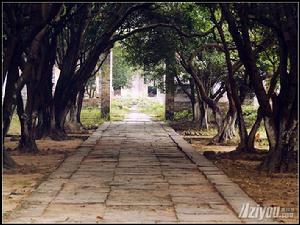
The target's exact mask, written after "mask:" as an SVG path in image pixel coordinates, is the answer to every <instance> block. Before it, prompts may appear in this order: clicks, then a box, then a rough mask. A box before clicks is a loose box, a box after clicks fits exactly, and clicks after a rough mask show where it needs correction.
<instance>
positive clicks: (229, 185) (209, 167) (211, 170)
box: [161, 123, 279, 224]
mask: <svg viewBox="0 0 300 225" xmlns="http://www.w3.org/2000/svg"><path fill="white" fill-rule="evenodd" d="M161 126H162V128H163V129H164V130H165V131H166V132H167V133H168V135H169V136H170V138H171V139H172V140H173V142H174V143H175V144H176V145H177V146H178V148H179V149H180V150H181V151H182V152H183V153H184V154H185V155H186V156H187V157H188V158H189V159H190V160H191V161H192V162H193V163H195V164H196V165H197V168H198V170H199V171H200V172H201V173H202V174H203V175H204V176H205V177H206V179H207V180H208V181H209V182H210V183H211V184H212V186H213V187H214V188H215V189H216V191H217V192H218V194H219V195H220V196H221V197H222V198H223V199H224V201H225V202H226V203H227V204H228V205H229V207H230V208H231V210H232V211H233V212H234V213H235V214H236V216H237V217H238V219H240V220H241V222H243V223H272V224H277V223H279V222H278V221H276V220H275V219H272V218H271V219H268V218H264V219H263V220H257V219H249V218H243V217H240V216H239V215H240V214H242V215H244V213H241V210H244V209H245V208H244V205H243V204H241V202H244V203H249V206H250V207H257V206H260V204H258V203H257V202H256V201H255V200H254V199H252V198H251V197H250V196H249V195H248V194H247V193H246V192H245V191H244V190H243V189H242V188H240V186H239V185H238V184H236V183H235V182H233V181H232V180H231V179H230V178H229V177H228V176H227V175H226V174H225V173H224V172H223V171H222V170H220V169H219V168H218V167H217V166H216V165H215V164H214V163H213V162H211V161H210V160H209V159H207V158H206V157H205V156H204V155H203V154H201V153H200V152H199V151H197V150H196V149H195V148H194V147H193V146H192V145H191V144H190V143H188V142H187V141H186V140H184V138H183V137H182V136H181V135H180V134H178V133H177V132H176V131H175V130H174V129H173V128H172V127H170V126H169V125H168V124H166V123H161ZM220 178H223V179H224V180H223V181H222V182H221V181H220ZM237 199H238V200H237Z"/></svg>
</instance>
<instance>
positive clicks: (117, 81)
mask: <svg viewBox="0 0 300 225" xmlns="http://www.w3.org/2000/svg"><path fill="white" fill-rule="evenodd" d="M125 54H126V52H125V50H124V49H123V47H122V46H121V45H116V46H115V47H114V49H113V83H112V85H113V88H114V90H119V89H121V88H124V87H126V86H128V85H129V82H130V80H131V78H132V73H133V70H132V68H131V67H130V65H129V63H128V62H127V61H126V59H125V57H124V55H125Z"/></svg>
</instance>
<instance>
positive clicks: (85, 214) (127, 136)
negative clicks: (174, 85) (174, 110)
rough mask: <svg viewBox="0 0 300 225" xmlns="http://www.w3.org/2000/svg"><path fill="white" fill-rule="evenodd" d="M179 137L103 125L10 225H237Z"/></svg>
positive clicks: (135, 126)
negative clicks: (205, 224)
mask: <svg viewBox="0 0 300 225" xmlns="http://www.w3.org/2000/svg"><path fill="white" fill-rule="evenodd" d="M174 135H175V132H174V131H173V130H172V129H171V128H169V127H167V126H166V125H162V124H161V123H157V122H152V121H151V120H150V118H149V117H147V116H146V115H144V114H140V113H131V114H129V116H128V118H127V119H126V120H125V121H124V122H113V123H106V124H104V125H103V126H101V127H100V128H99V129H98V130H97V131H96V132H95V133H94V134H93V135H92V136H91V137H89V139H87V140H86V141H85V142H84V143H83V144H82V145H81V147H80V148H79V149H78V150H77V151H76V153H75V154H74V155H72V156H70V157H68V158H67V159H66V160H65V162H64V163H63V164H62V165H61V166H60V167H59V168H58V169H57V170H56V171H55V172H54V173H53V174H51V175H50V177H49V178H48V179H47V180H46V181H45V182H43V183H42V184H41V185H40V186H39V187H38V188H37V190H36V191H35V192H33V193H32V194H31V195H30V196H29V197H28V198H27V199H26V200H25V201H24V202H23V204H22V206H21V207H19V209H18V210H16V211H15V212H14V214H13V215H12V217H11V219H10V220H9V221H6V222H9V223H12V222H14V223H49V222H51V223H240V222H241V221H240V219H239V218H238V217H237V216H236V213H234V210H232V208H231V206H229V205H228V202H227V201H226V200H224V198H223V197H222V195H221V194H220V193H219V192H218V191H217V190H216V187H215V186H214V185H212V183H211V181H210V180H209V179H207V176H209V175H211V176H213V175H216V176H215V177H214V178H213V179H217V180H218V179H219V178H218V176H220V175H221V176H222V173H220V172H218V171H217V170H216V169H215V170H213V169H209V168H215V167H213V166H212V165H211V164H209V161H205V160H204V159H203V158H200V160H201V162H202V163H204V164H205V165H202V170H201V169H199V168H201V165H197V163H195V162H193V160H194V159H195V158H197V156H196V155H195V157H194V158H193V156H191V155H190V156H187V154H186V153H184V152H183V151H182V150H181V149H180V148H179V147H178V143H175V141H176V137H175V136H174ZM177 139H178V138H177ZM177 141H178V140H177ZM179 142H180V140H179ZM181 142H182V141H181ZM179 144H180V143H179ZM182 144H183V145H184V144H185V143H182ZM186 145H188V144H187V143H186ZM191 159H193V160H191ZM205 168H206V169H205ZM205 171H206V173H205ZM207 171H208V173H207ZM209 171H210V173H209ZM225 178H226V177H225ZM227 179H228V178H227ZM222 182H224V179H222ZM225 182H226V179H225ZM225 187H226V186H225Z"/></svg>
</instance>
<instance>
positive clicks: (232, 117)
mask: <svg viewBox="0 0 300 225" xmlns="http://www.w3.org/2000/svg"><path fill="white" fill-rule="evenodd" d="M226 93H227V98H228V101H229V109H228V112H227V114H226V117H225V119H224V121H223V126H222V129H221V130H219V132H218V133H217V135H216V136H215V137H213V139H212V140H211V144H216V143H225V142H226V141H228V140H230V139H232V138H234V137H235V122H236V119H237V110H236V107H235V103H234V100H233V97H232V93H231V90H230V88H229V86H228V85H227V84H226Z"/></svg>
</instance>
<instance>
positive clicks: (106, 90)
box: [100, 54, 112, 120]
mask: <svg viewBox="0 0 300 225" xmlns="http://www.w3.org/2000/svg"><path fill="white" fill-rule="evenodd" d="M110 55H111V54H109V55H108V56H107V58H106V59H105V61H104V63H103V65H102V68H101V79H100V82H101V84H100V86H101V98H100V99H101V117H102V118H104V119H106V120H110V100H111V97H110V94H111V90H110V89H111V72H110V71H111V65H112V64H111V62H110V61H111V59H112V57H111V56H110Z"/></svg>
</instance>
